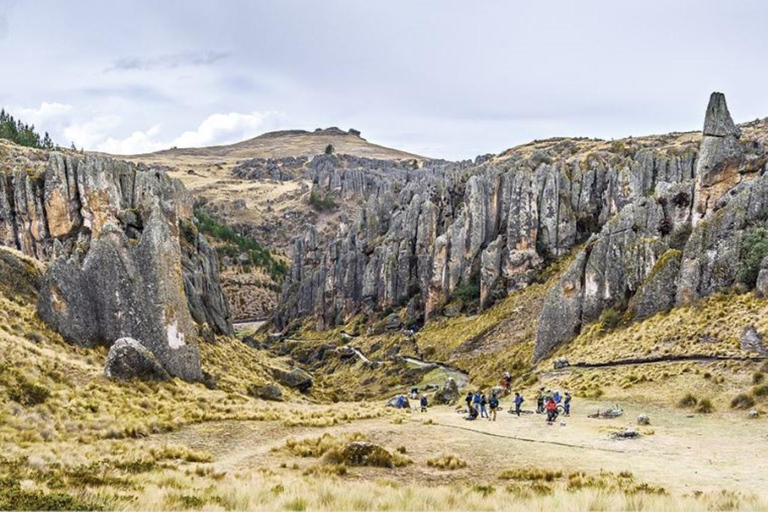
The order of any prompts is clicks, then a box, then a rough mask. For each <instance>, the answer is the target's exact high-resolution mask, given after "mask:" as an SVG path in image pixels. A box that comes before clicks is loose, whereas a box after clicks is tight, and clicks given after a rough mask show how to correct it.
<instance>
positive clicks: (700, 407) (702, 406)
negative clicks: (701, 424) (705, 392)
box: [695, 398, 715, 414]
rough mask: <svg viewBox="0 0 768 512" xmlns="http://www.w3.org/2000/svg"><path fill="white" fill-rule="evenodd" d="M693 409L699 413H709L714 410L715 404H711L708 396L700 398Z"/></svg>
mask: <svg viewBox="0 0 768 512" xmlns="http://www.w3.org/2000/svg"><path fill="white" fill-rule="evenodd" d="M695 410H696V412H698V413H699V414H711V413H712V412H714V411H715V406H714V405H712V401H711V400H710V399H709V398H702V399H701V400H699V403H698V404H697V405H696V409H695Z"/></svg>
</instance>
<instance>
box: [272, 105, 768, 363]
mask: <svg viewBox="0 0 768 512" xmlns="http://www.w3.org/2000/svg"><path fill="white" fill-rule="evenodd" d="M742 138H743V137H742V135H741V129H740V128H739V127H737V126H736V125H735V124H734V123H733V120H732V119H731V117H730V114H729V113H728V109H727V106H726V104H725V99H724V97H723V96H722V94H720V93H714V94H713V95H712V98H711V99H710V103H709V106H708V108H707V114H706V118H705V123H704V131H703V134H702V136H701V138H698V137H697V136H696V135H695V134H670V135H666V136H658V137H644V138H640V139H632V138H630V139H625V140H620V141H613V142H606V141H598V140H588V139H573V140H567V139H553V140H548V141H536V142H534V143H531V144H529V145H526V146H521V147H519V148H515V149H512V150H509V151H507V152H505V153H503V154H501V155H497V156H483V157H478V158H477V159H476V160H475V161H473V162H471V161H465V162H455V163H449V162H439V161H428V162H422V163H421V164H419V165H418V166H416V165H414V166H412V167H410V168H409V166H408V165H407V162H390V163H389V164H384V163H382V162H380V161H372V160H366V159H361V158H347V157H343V156H336V155H330V156H329V155H321V156H318V157H316V158H315V159H314V160H313V161H312V162H311V163H310V176H311V178H312V181H313V189H315V190H319V191H322V192H323V193H325V194H332V195H333V196H334V197H336V198H338V199H339V200H340V201H342V202H344V203H345V204H350V205H354V206H355V208H351V207H350V208H349V211H351V212H354V213H355V215H354V217H353V218H345V219H344V220H343V221H342V222H340V224H339V229H338V233H337V234H336V236H335V237H331V239H329V240H325V239H323V237H322V236H321V234H319V233H318V231H317V230H316V229H315V228H314V227H309V228H308V229H307V231H306V233H305V234H304V236H302V237H300V238H299V239H297V240H296V243H295V247H294V251H293V264H292V266H291V269H290V273H289V275H288V277H287V279H286V282H285V284H284V289H283V293H282V297H281V304H280V305H279V306H278V310H277V313H276V323H277V326H278V327H279V328H280V329H283V328H285V327H286V326H287V325H288V324H289V323H290V322H291V321H293V320H295V319H304V318H307V317H311V318H313V319H315V320H316V324H317V327H319V328H325V327H329V326H332V325H336V324H341V323H346V322H348V321H349V320H350V319H351V318H352V317H353V316H354V315H356V314H358V313H361V312H362V313H371V312H376V311H384V310H387V309H390V308H400V307H403V308H405V307H407V310H408V311H409V314H408V316H409V320H408V322H407V323H408V324H409V325H406V327H410V324H412V323H416V324H418V323H421V322H424V321H428V320H429V318H430V317H432V316H434V315H438V314H441V313H443V312H444V309H445V308H446V306H447V305H450V306H451V308H453V309H455V305H456V303H457V300H456V299H457V297H459V296H460V297H462V300H466V298H467V297H470V298H473V299H474V300H476V302H477V305H478V307H489V306H490V305H492V304H493V303H494V301H495V300H497V299H498V298H501V297H504V296H505V295H506V294H507V293H509V292H510V291H513V290H516V289H520V288H523V287H525V286H527V285H529V284H530V283H531V282H532V281H533V280H534V279H535V278H536V277H537V275H538V274H539V273H540V271H541V270H542V269H543V268H544V267H546V265H547V264H548V263H549V262H551V261H552V260H553V259H555V258H559V257H562V256H565V255H568V254H569V253H571V252H572V251H573V250H574V249H576V248H578V251H579V252H578V253H577V254H576V255H575V256H574V258H573V260H572V262H571V263H570V266H569V267H568V268H567V269H566V271H565V272H564V274H563V276H562V279H561V280H560V282H559V283H558V284H557V285H556V286H555V287H554V288H553V290H552V292H551V294H550V296H549V298H548V300H546V302H545V305H544V308H543V311H542V313H541V316H540V320H539V323H538V335H537V343H536V349H535V359H537V360H538V359H540V358H542V357H544V356H545V355H547V354H549V353H550V352H551V351H552V350H554V349H556V348H557V347H558V346H560V345H561V344H562V343H563V342H565V341H567V340H569V339H571V338H573V337H574V336H575V335H577V334H578V333H579V332H580V330H581V328H582V326H584V325H586V324H587V323H589V322H593V321H595V320H597V319H598V318H599V317H600V315H601V313H602V311H603V310H605V309H607V308H614V309H615V310H617V311H619V312H622V313H623V312H624V311H626V310H627V309H628V308H629V309H630V312H631V313H632V314H634V315H635V317H637V318H642V317H646V316H650V315H653V314H654V313H656V312H659V311H665V310H668V309H670V308H671V307H673V306H675V305H680V304H687V303H690V302H691V301H694V300H697V299H698V298H699V297H702V296H704V295H707V294H709V293H712V292H713V291H715V290H718V289H720V288H722V287H724V286H729V285H732V284H733V283H734V282H735V281H736V280H737V277H738V276H737V274H738V273H739V269H740V254H741V245H742V241H743V239H744V238H745V237H746V236H747V235H748V234H749V232H750V230H753V229H756V228H757V227H759V226H762V225H764V224H765V217H768V213H766V212H768V208H767V207H766V205H765V204H764V203H765V202H766V199H768V193H766V192H768V190H764V188H765V186H766V185H768V178H763V177H762V173H763V172H764V171H765V170H766V150H765V147H764V143H765V141H764V137H756V138H751V139H749V140H742ZM752 284H754V283H752ZM449 309H450V308H449Z"/></svg>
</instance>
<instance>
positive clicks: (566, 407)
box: [563, 391, 571, 416]
mask: <svg viewBox="0 0 768 512" xmlns="http://www.w3.org/2000/svg"><path fill="white" fill-rule="evenodd" d="M563 413H564V414H565V415H566V416H570V415H571V394H570V393H569V392H568V391H566V392H565V400H563Z"/></svg>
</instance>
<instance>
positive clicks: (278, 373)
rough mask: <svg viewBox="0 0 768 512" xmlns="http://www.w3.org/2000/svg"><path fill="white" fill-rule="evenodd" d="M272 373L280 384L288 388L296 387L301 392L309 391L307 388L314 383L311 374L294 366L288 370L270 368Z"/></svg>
mask: <svg viewBox="0 0 768 512" xmlns="http://www.w3.org/2000/svg"><path fill="white" fill-rule="evenodd" d="M272 375H273V376H274V377H275V379H277V381H278V382H280V384H283V385H285V386H288V387H289V388H293V389H298V390H299V391H301V392H302V393H305V392H307V391H309V388H311V387H312V384H314V381H313V380H312V376H311V375H310V374H308V373H307V372H305V371H304V370H302V369H301V368H294V369H293V370H291V371H289V372H286V371H285V370H280V369H277V368H276V369H273V370H272Z"/></svg>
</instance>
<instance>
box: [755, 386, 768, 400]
mask: <svg viewBox="0 0 768 512" xmlns="http://www.w3.org/2000/svg"><path fill="white" fill-rule="evenodd" d="M752 394H753V395H754V396H757V397H760V398H764V397H766V396H768V384H762V385H760V386H755V387H754V388H752Z"/></svg>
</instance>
